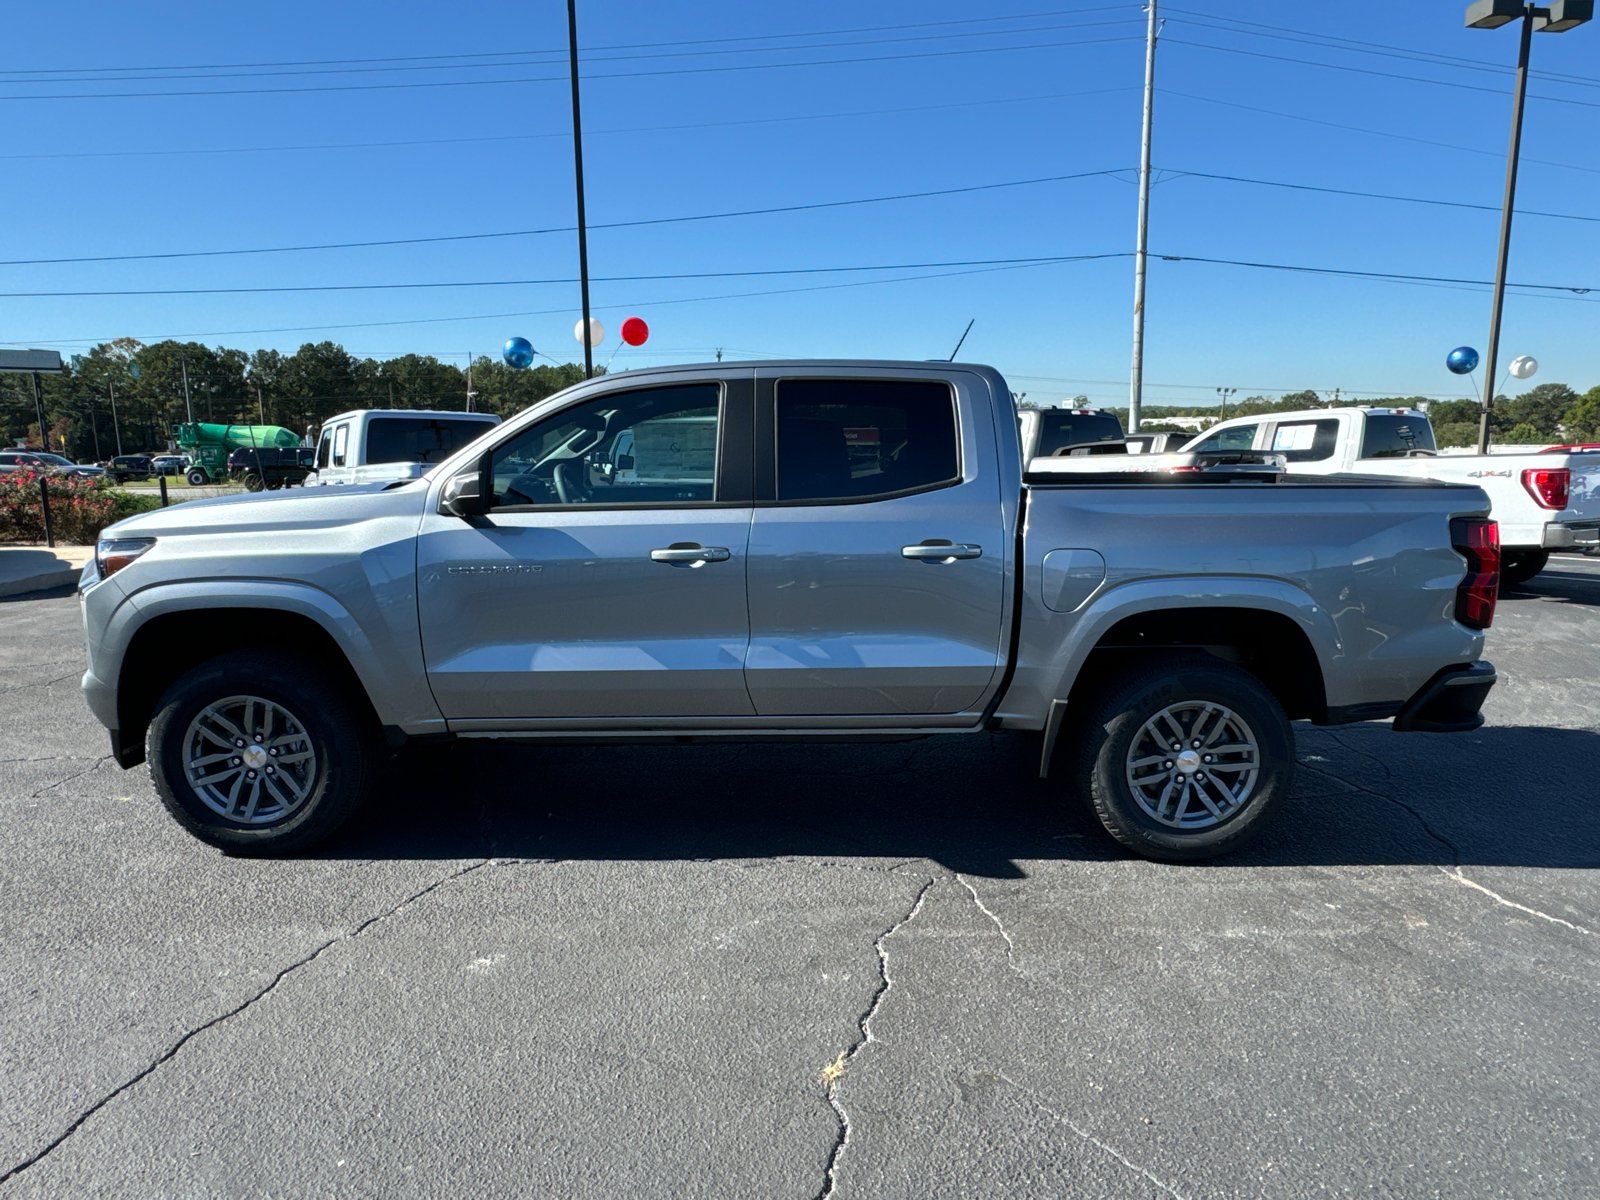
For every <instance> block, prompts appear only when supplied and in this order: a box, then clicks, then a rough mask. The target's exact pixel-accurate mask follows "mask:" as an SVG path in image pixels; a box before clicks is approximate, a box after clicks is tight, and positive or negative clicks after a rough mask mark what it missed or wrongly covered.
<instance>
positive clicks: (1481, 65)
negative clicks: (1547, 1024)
mask: <svg viewBox="0 0 1600 1200" xmlns="http://www.w3.org/2000/svg"><path fill="white" fill-rule="evenodd" d="M1166 11H1167V12H1175V13H1181V14H1183V16H1185V17H1190V18H1194V20H1191V21H1184V22H1183V23H1184V24H1194V25H1198V26H1201V27H1202V28H1206V29H1215V30H1217V31H1219V32H1223V33H1236V34H1243V35H1244V36H1246V37H1259V38H1271V39H1273V40H1274V41H1282V42H1296V43H1299V44H1300V45H1308V46H1317V47H1320V48H1322V49H1325V50H1342V51H1344V52H1345V53H1349V54H1369V55H1374V56H1377V57H1382V58H1399V59H1404V60H1407V61H1411V62H1423V63H1429V64H1430V65H1433V66H1440V67H1450V68H1454V69H1457V70H1471V71H1481V72H1487V73H1489V74H1493V75H1511V74H1513V71H1512V69H1511V68H1509V67H1504V66H1500V65H1498V64H1494V63H1489V62H1484V61H1482V60H1480V59H1474V58H1461V57H1459V56H1457V55H1454V54H1439V53H1437V52H1435V51H1431V50H1415V49H1412V48H1410V47H1405V46H1390V45H1385V44H1384V43H1381V42H1365V41H1359V40H1357V39H1355V38H1342V37H1336V36H1334V35H1333V34H1327V33H1316V32H1313V31H1311V30H1308V29H1289V28H1287V27H1284V26H1280V25H1271V26H1268V25H1262V24H1259V23H1258V22H1255V21H1242V20H1239V19H1238V18H1236V17H1222V16H1218V15H1216V14H1215V13H1200V12H1195V11H1194V10H1192V9H1183V8H1172V7H1170V6H1169V7H1168V8H1167V10H1166ZM1241 26H1247V27H1248V28H1240V27H1241ZM1529 74H1530V75H1532V76H1535V77H1537V78H1541V79H1546V80H1549V81H1550V82H1552V83H1565V84H1573V85H1577V86H1580V87H1600V79H1592V78H1589V77H1587V76H1582V75H1565V74H1562V73H1560V72H1556V71H1531V72H1529Z"/></svg>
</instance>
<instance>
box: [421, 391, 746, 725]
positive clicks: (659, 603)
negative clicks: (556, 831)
mask: <svg viewBox="0 0 1600 1200" xmlns="http://www.w3.org/2000/svg"><path fill="white" fill-rule="evenodd" d="M730 393H732V399H731V400H730ZM730 404H733V405H735V406H737V405H739V404H743V405H744V406H745V407H746V409H748V405H749V382H748V380H732V381H718V382H702V383H696V384H688V385H675V386H669V387H654V388H642V389H638V390H634V391H610V392H607V393H605V394H604V395H603V396H601V397H600V398H598V399H592V400H589V401H586V402H585V401H580V402H579V403H577V404H575V405H574V406H573V407H570V408H567V409H564V410H562V411H560V412H558V413H556V414H554V415H552V416H549V417H546V418H544V419H543V420H541V421H539V422H538V423H536V424H533V425H530V426H526V427H524V428H523V429H521V430H519V431H518V432H517V433H515V434H513V435H511V436H510V437H509V438H507V439H506V440H504V441H503V442H501V443H500V445H498V446H497V447H495V449H494V450H493V451H492V452H491V453H492V463H493V466H492V477H493V493H494V501H495V503H494V505H493V507H491V509H490V511H489V513H488V515H487V516H485V517H481V518H475V519H474V520H473V521H472V522H470V523H469V522H468V521H465V520H462V519H461V518H458V517H453V516H448V515H443V514H439V513H429V514H428V515H427V516H426V517H425V518H424V522H423V527H422V533H421V537H420V540H419V543H418V562H417V576H418V580H419V584H418V586H419V600H420V607H421V618H422V638H423V652H424V657H425V659H426V662H427V668H428V680H429V683H430V684H431V685H432V687H433V693H434V696H435V698H436V699H437V700H438V702H439V706H440V708H441V709H442V710H443V711H444V714H445V716H446V717H447V718H448V719H449V720H450V722H451V724H452V727H455V728H474V727H477V728H487V727H490V726H492V725H493V724H494V723H496V722H500V721H508V720H510V721H516V720H522V719H526V718H560V717H622V718H630V717H666V716H747V715H750V714H751V713H752V712H753V711H754V709H753V707H752V705H751V703H750V697H749V694H748V692H747V691H746V690H745V685H744V656H745V651H746V649H747V646H748V643H749V634H750V624H749V616H748V612H747V608H746V604H745V554H746V548H747V544H748V540H749V528H750V508H749V501H748V498H747V497H746V498H744V499H743V500H742V501H741V500H738V499H730V498H729V495H730V492H732V491H735V490H737V486H738V485H737V484H735V485H734V486H731V487H730V480H733V479H735V478H737V479H738V480H745V479H748V473H749V472H748V441H746V442H745V443H744V446H745V450H744V451H743V453H744V455H745V457H744V462H743V471H742V473H741V472H739V471H734V472H731V473H730V472H729V471H728V470H726V469H725V467H726V464H725V463H724V462H723V461H722V460H723V459H724V458H725V457H727V456H728V454H729V452H728V451H727V450H726V448H725V446H724V444H723V443H724V440H725V439H724V436H723V435H724V434H725V433H726V431H727V428H728V426H729V424H730V422H729V420H728V418H727V412H728V409H729V405H730ZM732 424H734V425H738V424H739V422H738V421H734V422H732ZM743 427H744V428H745V429H746V431H747V430H748V421H746V422H744V426H743Z"/></svg>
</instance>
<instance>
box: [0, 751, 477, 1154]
mask: <svg viewBox="0 0 1600 1200" xmlns="http://www.w3.org/2000/svg"><path fill="white" fill-rule="evenodd" d="M107 757H110V756H109V755H108V756H107ZM493 861H494V860H493V859H487V858H486V859H483V860H482V861H480V862H475V863H472V864H470V865H469V866H465V867H462V868H461V869H460V870H459V871H452V872H450V874H448V875H445V876H443V877H442V878H440V879H437V880H435V881H434V882H433V883H430V884H429V885H428V886H427V887H425V888H422V889H420V890H419V891H415V892H413V893H411V894H410V895H409V896H407V897H406V898H405V899H404V900H401V901H400V903H398V904H396V905H395V906H394V907H392V908H390V909H387V910H386V911H384V912H381V913H378V914H377V915H376V916H372V917H368V918H367V919H366V920H365V921H362V922H361V923H360V924H359V925H357V926H356V927H355V928H353V929H350V930H348V931H346V932H343V933H340V934H339V935H338V936H336V937H332V938H329V939H328V940H327V941H325V942H323V943H322V945H320V946H318V947H317V948H316V949H315V950H313V951H312V952H311V953H310V954H307V955H306V956H305V957H303V958H300V959H297V960H296V961H294V962H292V963H290V964H289V965H288V966H286V967H284V968H283V970H281V971H279V972H278V973H277V974H276V975H274V976H273V977H272V980H271V982H269V983H268V984H267V986H266V987H264V988H262V989H261V990H260V991H258V992H257V993H256V994H255V995H253V996H251V997H250V998H249V999H247V1000H245V1001H244V1002H243V1003H242V1004H239V1005H236V1006H235V1007H233V1008H231V1009H229V1010H228V1011H227V1012H225V1013H222V1014H221V1015H219V1016H216V1017H213V1018H211V1020H209V1021H205V1022H203V1023H202V1024H199V1025H196V1026H195V1027H194V1028H193V1029H191V1030H189V1031H188V1032H187V1033H185V1034H184V1035H183V1036H182V1037H180V1038H179V1039H178V1040H177V1041H175V1042H173V1043H172V1045H171V1046H169V1047H167V1049H166V1050H165V1051H163V1052H162V1053H161V1054H159V1055H158V1056H157V1057H156V1058H154V1059H152V1060H151V1062H150V1063H149V1065H147V1066H146V1067H145V1068H144V1069H143V1070H142V1071H140V1072H139V1073H138V1074H136V1075H134V1076H132V1077H131V1078H130V1079H127V1080H125V1081H124V1082H123V1083H121V1084H118V1085H117V1086H116V1087H115V1088H113V1089H111V1091H109V1092H107V1093H106V1094H105V1095H104V1096H102V1097H100V1099H98V1100H96V1101H95V1102H94V1103H93V1104H91V1105H90V1106H89V1107H88V1108H86V1109H84V1110H83V1111H82V1112H81V1113H79V1114H78V1115H77V1116H76V1117H75V1118H74V1119H73V1121H72V1123H71V1124H70V1125H68V1126H67V1127H66V1128H65V1129H64V1130H62V1131H61V1133H59V1134H57V1135H56V1138H55V1140H54V1141H52V1142H51V1143H50V1144H49V1145H48V1146H46V1147H45V1148H44V1149H43V1150H40V1151H39V1152H38V1153H37V1154H35V1155H33V1157H31V1158H27V1159H24V1160H23V1161H22V1162H19V1163H18V1164H17V1165H16V1166H14V1167H11V1168H10V1169H9V1170H7V1171H6V1172H5V1173H4V1174H0V1184H3V1183H5V1182H7V1181H8V1180H10V1179H12V1178H14V1177H15V1176H18V1175H20V1174H22V1173H23V1172H24V1171H26V1170H28V1169H29V1168H30V1167H34V1166H36V1165H38V1164H39V1163H40V1162H42V1161H43V1160H44V1159H45V1158H46V1157H47V1156H48V1155H50V1154H51V1153H52V1152H54V1151H55V1150H56V1148H57V1147H59V1146H61V1145H62V1144H63V1143H64V1142H66V1140H67V1139H68V1138H70V1137H71V1136H72V1135H73V1134H75V1133H77V1132H78V1130H79V1129H81V1128H82V1127H83V1125H84V1123H85V1122H86V1121H88V1120H89V1118H90V1117H92V1116H94V1115H95V1113H97V1112H99V1111H100V1110H101V1109H102V1108H104V1107H105V1106H106V1105H108V1104H110V1103H111V1102H112V1101H113V1100H115V1099H116V1098H117V1097H118V1096H120V1095H122V1094H123V1093H124V1092H126V1091H128V1090H129V1089H130V1088H133V1087H136V1086H137V1085H138V1084H139V1083H141V1082H143V1081H144V1080H145V1079H147V1078H149V1077H150V1076H151V1075H153V1074H154V1073H155V1072H156V1070H157V1069H159V1068H160V1067H161V1066H163V1065H164V1064H166V1063H168V1062H170V1061H172V1059H173V1058H174V1057H176V1056H177V1053H178V1051H180V1050H182V1049H183V1048H184V1046H186V1045H188V1044H189V1042H191V1041H193V1040H194V1039H195V1038H196V1037H198V1036H200V1034H202V1033H204V1032H205V1031H206V1030H208V1029H212V1028H215V1027H216V1026H218V1025H221V1024H223V1023H225V1022H227V1021H231V1020H232V1019H233V1018H234V1017H237V1016H238V1015H239V1014H240V1013H242V1012H244V1011H245V1010H246V1009H248V1008H250V1007H252V1006H253V1005H254V1004H255V1003H256V1002H257V1001H259V1000H261V999H263V998H265V997H266V996H268V995H270V994H271V993H272V991H273V990H274V989H275V988H276V987H277V986H278V985H279V984H280V983H282V982H283V981H284V980H285V979H286V978H288V977H289V976H290V975H292V974H293V973H294V972H296V971H298V970H300V969H301V968H302V967H306V966H309V965H310V964H311V963H313V962H315V961H316V960H317V959H318V958H320V957H321V956H322V955H323V953H324V952H326V951H327V950H329V949H331V948H332V947H334V946H337V945H339V944H340V943H341V942H348V941H351V940H353V939H355V938H358V937H360V936H361V935H362V934H363V933H365V932H366V931H367V930H368V929H370V928H372V926H374V925H376V924H378V923H379V922H380V921H386V920H388V919H389V918H390V917H392V916H394V915H396V914H397V913H399V912H401V911H402V910H403V909H405V908H408V907H410V906H411V905H413V904H415V903H416V902H417V901H418V900H421V899H422V898H423V897H424V896H426V895H428V893H430V892H433V891H437V890H438V889H439V888H441V887H443V886H444V885H445V884H447V883H451V882H453V881H455V880H457V879H460V878H461V877H462V876H464V875H470V874H471V873H472V872H473V871H476V870H478V869H480V868H482V867H486V866H488V865H489V864H490V863H491V862H493Z"/></svg>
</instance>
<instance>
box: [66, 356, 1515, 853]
mask: <svg viewBox="0 0 1600 1200" xmlns="http://www.w3.org/2000/svg"><path fill="white" fill-rule="evenodd" d="M1487 509H1488V501H1487V498H1486V497H1485V495H1484V493H1483V491H1482V490H1480V489H1479V488H1476V487H1471V486H1460V485H1451V484H1441V483H1437V482H1432V481H1403V480H1400V481H1396V480H1352V479H1348V478H1323V477H1315V476H1303V477H1295V476H1289V475H1285V474H1283V473H1282V472H1273V473H1270V474H1268V475H1266V476H1262V475H1259V474H1256V475H1252V474H1249V473H1245V472H1238V473H1230V472H1228V471H1226V470H1207V471H1205V472H1200V473H1195V474H1192V475H1183V474H1169V475H1135V474H1129V473H1126V472H1116V471H1108V472H1105V473H1102V474H1076V475H1073V476H1070V477H1067V476H1051V475H1049V474H1037V475H1034V474H1029V473H1028V472H1026V471H1025V469H1024V462H1023V453H1022V448H1021V445H1020V442H1019V436H1018V422H1017V413H1016V411H1015V408H1014V406H1013V403H1012V400H1011V393H1010V390H1009V389H1008V388H1007V386H1006V382H1005V380H1004V379H1003V378H1001V376H1000V374H999V373H998V372H996V371H995V370H993V369H992V368H989V367H984V366H975V365H973V366H968V365H961V364H945V363H940V364H937V365H930V364H926V363H905V362H846V361H838V362H834V361H829V362H805V361H801V362H767V363H755V364H749V363H740V364H728V363H720V364H707V365H702V366H689V367H671V368H662V369H658V370H639V371H628V372H626V373H619V374H615V375H607V376H605V377H603V378H599V379H593V380H590V381H587V382H585V383H581V384H578V385H577V386H575V387H571V388H568V389H567V390H566V391H564V392H561V393H559V394H558V395H555V396H552V397H550V398H549V399H547V400H544V401H542V402H540V403H538V404H536V405H534V406H532V407H531V408H529V409H528V410H527V411H525V412H523V413H522V414H520V415H519V416H517V417H515V418H513V419H511V420H509V421H507V422H505V423H504V424H503V425H498V426H495V427H493V428H491V429H489V430H488V431H486V432H485V433H484V434H483V435H482V436H481V437H479V438H477V440H475V441H473V442H472V443H471V444H470V445H464V446H462V447H461V448H460V449H458V450H457V451H455V452H453V453H452V454H451V455H450V456H449V457H447V458H446V459H445V460H444V461H442V462H440V463H439V464H437V465H436V466H434V467H433V468H432V469H431V470H429V471H428V472H427V473H426V474H425V475H423V476H422V477H421V478H417V479H412V480H395V481H390V482H388V483H376V484H368V485H361V484H350V485H347V486H344V487H336V488H311V489H304V490H301V489H296V490H295V491H294V492H292V493H282V492H280V493H277V494H275V495H273V496H271V497H267V496H256V495H241V496H235V497H227V498H221V499H218V500H214V501H196V502H190V503H187V504H182V505H176V506H174V507H171V508H167V509H161V510H158V511H156V512H151V513H146V514H142V515H140V516H137V517H133V518H131V519H129V520H127V521H123V522H121V523H119V524H118V525H115V526H113V527H111V528H110V529H108V530H106V532H105V534H104V536H103V538H102V540H101V541H100V543H99V545H98V547H97V551H96V555H95V559H94V561H93V562H92V563H90V564H89V565H88V566H87V567H86V568H85V570H84V575H83V579H82V584H81V587H82V605H83V616H84V625H85V629H86V633H87V639H88V648H89V669H88V671H87V673H86V674H85V675H84V677H83V690H84V694H85V696H86V697H87V700H88V704H89V707H90V708H91V710H92V711H93V712H94V714H95V716H96V717H97V718H98V719H99V720H100V721H101V722H102V723H103V724H104V725H105V726H106V728H107V729H109V730H110V731H111V747H112V752H113V754H114V756H115V758H116V761H117V762H118V763H119V764H120V765H122V766H123V767H125V768H126V767H132V766H134V765H136V764H138V763H140V762H143V761H146V760H148V762H149V767H150V771H151V774H152V777H153V779H154V781H155V786H156V790H157V792H158V794H159V796H160V797H161V800H162V802H163V803H164V804H165V806H166V807H167V809H168V810H169V811H170V813H171V814H172V816H173V817H174V818H176V819H177V820H178V821H179V822H180V823H181V824H183V825H184V826H185V827H186V828H187V829H188V830H189V831H190V832H191V833H193V834H194V835H195V836H197V837H199V838H201V839H202V840H204V841H206V842H209V843H211V844H212V845H215V846H218V847H221V848H223V849H224V850H226V851H228V852H230V853H257V854H263V853H281V852H288V851H292V850H295V849H298V848H301V847H304V846H307V845H310V844H311V843H313V842H315V841H318V840H320V839H323V838H326V837H328V836H329V835H331V834H332V833H333V832H334V831H335V830H336V829H337V828H339V826H340V825H341V824H342V823H343V822H344V821H345V820H346V819H347V818H348V817H349V816H350V815H351V813H352V812H353V811H355V809H356V808H357V806H358V805H359V803H360V801H361V799H362V796H363V794H364V793H365V792H366V791H367V789H368V787H369V785H370V782H371V780H372V779H373V777H374V771H375V769H376V767H377V765H378V763H379V761H380V757H381V756H382V755H383V754H384V752H385V751H386V749H397V748H399V747H402V746H403V745H405V744H406V743H407V742H409V741H412V740H416V739H460V738H515V739H522V740H525V741H528V742H538V741H540V740H542V739H549V740H561V741H571V740H573V739H595V740H606V739H609V740H615V741H634V742H637V741H654V742H661V743H672V742H678V741H707V740H715V741H751V740H763V739H845V740H860V739H885V738H886V739H910V738H917V737H926V736H931V735H960V734H976V733H979V732H981V731H985V730H1016V731H1021V732H1023V733H1026V734H1028V735H1031V737H1032V739H1033V740H1034V741H1035V743H1036V748H1037V751H1038V754H1039V762H1040V772H1041V774H1043V775H1046V776H1047V777H1048V778H1050V779H1051V781H1052V784H1053V786H1055V787H1056V788H1058V789H1059V793H1060V794H1061V795H1062V796H1063V797H1064V798H1066V797H1071V798H1073V799H1079V798H1081V799H1082V800H1084V801H1087V802H1088V803H1089V804H1090V805H1092V806H1093V809H1094V811H1095V812H1096V813H1097V814H1098V816H1099V818H1100V820H1101V821H1102V822H1103V823H1104V824H1105V827H1106V828H1107V829H1108V830H1109V831H1110V832H1111V834H1113V835H1114V836H1115V837H1116V838H1117V839H1119V840H1120V841H1121V842H1123V843H1124V844H1125V845H1127V846H1128V847H1130V848H1132V849H1133V850H1134V851H1136V852H1138V853H1140V854H1144V855H1146V856H1149V857H1152V858H1158V859H1167V860H1185V859H1198V858H1207V857H1211V856H1213V855H1217V854H1220V853H1224V852H1226V851H1229V850H1231V849H1233V848H1235V847H1237V846H1239V845H1240V844H1242V843H1243V842H1244V841H1245V840H1246V839H1248V838H1249V837H1250V836H1251V835H1252V834H1254V833H1255V832H1256V831H1257V830H1258V829H1260V828H1261V826H1262V824H1263V822H1265V821H1266V820H1267V819H1268V818H1269V817H1270V816H1271V814H1272V812H1273V810H1274V809H1275V808H1277V807H1278V806H1279V805H1280V804H1281V803H1282V801H1283V799H1284V797H1285V795H1286V793H1287V792H1288V789H1289V786H1290V781H1291V777H1292V774H1293V771H1294V765H1295V754H1294V731H1293V727H1292V722H1294V721H1297V720H1309V721H1312V722H1315V723H1317V724H1330V725H1331V724H1339V723H1343V722H1351V721H1364V720H1375V719H1392V720H1393V722H1394V728H1395V729H1397V730H1400V731H1407V730H1421V731H1431V732H1452V731H1464V730H1470V729H1475V728H1477V727H1478V726H1479V725H1480V724H1481V723H1482V717H1481V716H1480V715H1479V712H1478V710H1479V707H1480V706H1481V704H1482V702H1483V699H1484V697H1485V695H1486V694H1487V693H1488V690H1489V688H1490V687H1491V686H1492V685H1493V683H1494V680H1495V675H1494V670H1493V668H1492V667H1491V666H1490V665H1489V664H1488V663H1486V662H1483V661H1481V655H1482V650H1483V639H1484V634H1483V630H1484V629H1485V628H1486V627H1487V626H1488V625H1489V623H1490V621H1491V619H1492V616H1493V612H1494V604H1495V598H1496V589H1497V586H1498V557H1497V549H1496V546H1497V542H1496V531H1495V525H1494V523H1493V522H1492V521H1490V520H1489V519H1488V518H1487Z"/></svg>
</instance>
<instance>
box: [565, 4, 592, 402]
mask: <svg viewBox="0 0 1600 1200" xmlns="http://www.w3.org/2000/svg"><path fill="white" fill-rule="evenodd" d="M567 45H568V50H569V52H570V56H571V60H572V166H573V174H574V176H575V177H576V179H577V183H578V279H579V287H580V289H581V291H582V295H583V377H584V378H585V379H592V378H593V377H594V347H593V346H592V345H591V344H590V342H591V341H592V339H591V338H590V337H589V237H588V228H587V225H588V223H587V221H586V220H585V219H584V215H583V118H582V117H581V116H580V115H579V111H578V0H567Z"/></svg>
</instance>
